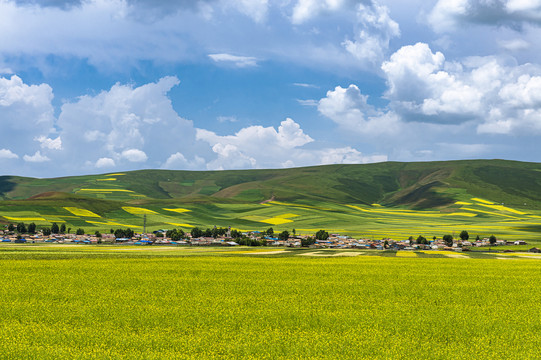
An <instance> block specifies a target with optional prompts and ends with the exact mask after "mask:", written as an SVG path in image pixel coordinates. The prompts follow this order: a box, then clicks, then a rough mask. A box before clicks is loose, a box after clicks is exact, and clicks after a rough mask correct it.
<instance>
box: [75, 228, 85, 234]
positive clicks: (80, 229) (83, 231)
mask: <svg viewBox="0 0 541 360" xmlns="http://www.w3.org/2000/svg"><path fill="white" fill-rule="evenodd" d="M84 234H85V229H83V228H78V229H77V231H76V232H75V235H84Z"/></svg>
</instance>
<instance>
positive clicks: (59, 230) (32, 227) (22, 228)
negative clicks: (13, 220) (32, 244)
mask: <svg viewBox="0 0 541 360" xmlns="http://www.w3.org/2000/svg"><path fill="white" fill-rule="evenodd" d="M8 231H10V232H15V231H17V232H18V233H19V234H35V233H36V232H37V226H36V224H35V223H30V224H28V226H26V224H25V223H23V222H21V223H18V224H17V226H15V225H13V224H9V225H8ZM41 231H42V233H43V235H45V236H49V235H51V234H65V233H66V232H67V233H68V234H69V233H70V231H71V228H67V229H66V224H61V225H60V226H58V224H57V223H52V225H51V227H42V228H41Z"/></svg>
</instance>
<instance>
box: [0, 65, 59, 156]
mask: <svg viewBox="0 0 541 360" xmlns="http://www.w3.org/2000/svg"><path fill="white" fill-rule="evenodd" d="M52 100H53V91H52V89H51V87H50V86H49V85H47V84H40V85H28V84H25V83H24V82H23V80H22V79H21V78H20V77H18V76H17V75H13V76H11V77H10V78H3V77H0V119H1V122H0V131H1V132H2V133H3V134H4V136H3V138H2V145H3V146H5V147H7V148H9V149H11V150H13V151H15V152H17V153H22V152H23V151H29V148H30V151H33V150H34V149H35V148H36V146H35V145H34V144H32V143H31V141H32V139H35V138H40V137H46V136H47V135H48V134H49V133H50V132H52V130H53V126H54V120H55V119H54V108H53V106H52V103H51V101H52ZM6 135H7V136H6Z"/></svg>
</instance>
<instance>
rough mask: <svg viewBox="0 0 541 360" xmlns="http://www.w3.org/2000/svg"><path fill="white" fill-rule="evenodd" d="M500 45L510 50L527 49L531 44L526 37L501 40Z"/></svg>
mask: <svg viewBox="0 0 541 360" xmlns="http://www.w3.org/2000/svg"><path fill="white" fill-rule="evenodd" d="M498 43H499V45H500V46H501V47H502V48H504V49H506V50H509V51H520V50H527V49H529V48H530V46H531V44H530V43H529V42H527V41H526V40H524V39H512V40H500V41H499V42H498Z"/></svg>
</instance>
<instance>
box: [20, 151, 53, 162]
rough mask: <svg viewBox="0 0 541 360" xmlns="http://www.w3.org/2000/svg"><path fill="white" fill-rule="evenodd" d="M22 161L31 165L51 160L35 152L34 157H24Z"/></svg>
mask: <svg viewBox="0 0 541 360" xmlns="http://www.w3.org/2000/svg"><path fill="white" fill-rule="evenodd" d="M23 159H24V161H27V162H33V163H40V162H45V161H51V159H49V158H48V157H47V156H45V155H42V154H41V152H40V151H39V150H38V151H36V153H35V154H34V155H24V156H23Z"/></svg>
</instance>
